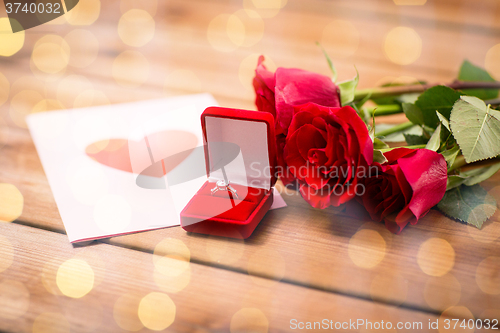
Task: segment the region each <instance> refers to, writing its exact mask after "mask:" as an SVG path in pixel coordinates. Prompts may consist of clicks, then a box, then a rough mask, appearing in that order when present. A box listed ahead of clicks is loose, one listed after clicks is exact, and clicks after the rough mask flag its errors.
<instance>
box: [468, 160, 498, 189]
mask: <svg viewBox="0 0 500 333" xmlns="http://www.w3.org/2000/svg"><path fill="white" fill-rule="evenodd" d="M498 170H500V163H496V164H493V165H490V166H486V167H482V168H477V169H473V170H470V171H466V172H462V173H460V176H462V177H467V179H466V180H465V182H464V184H465V185H467V186H472V185H476V184H479V183H481V182H483V181H485V180H486V179H488V178H490V177H491V176H493V175H494V174H495V173H497V171H498Z"/></svg>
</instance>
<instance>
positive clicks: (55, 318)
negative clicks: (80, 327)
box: [32, 312, 70, 333]
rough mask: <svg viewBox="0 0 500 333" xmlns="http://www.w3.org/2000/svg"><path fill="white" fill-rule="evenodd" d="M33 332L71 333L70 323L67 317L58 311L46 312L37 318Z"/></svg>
mask: <svg viewBox="0 0 500 333" xmlns="http://www.w3.org/2000/svg"><path fill="white" fill-rule="evenodd" d="M32 332H33V333H49V332H50V333H52V332H57V333H69V332H70V325H69V322H68V320H67V319H66V317H64V316H63V315H62V314H60V313H56V312H44V313H42V314H40V315H39V316H38V317H36V318H35V321H34V322H33V331H32Z"/></svg>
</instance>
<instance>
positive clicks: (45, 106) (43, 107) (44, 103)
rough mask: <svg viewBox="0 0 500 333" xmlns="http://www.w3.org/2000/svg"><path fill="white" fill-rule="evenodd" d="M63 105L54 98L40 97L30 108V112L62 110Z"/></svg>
mask: <svg viewBox="0 0 500 333" xmlns="http://www.w3.org/2000/svg"><path fill="white" fill-rule="evenodd" d="M63 109H64V105H62V103H61V102H59V101H58V100H56V99H42V100H41V101H40V102H38V103H36V104H35V106H34V107H33V110H31V112H32V113H37V112H45V111H52V110H63Z"/></svg>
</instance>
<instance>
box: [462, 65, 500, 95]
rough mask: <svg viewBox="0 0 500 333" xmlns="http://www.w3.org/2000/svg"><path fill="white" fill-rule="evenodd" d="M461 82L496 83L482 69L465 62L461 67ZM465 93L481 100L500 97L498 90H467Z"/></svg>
mask: <svg viewBox="0 0 500 333" xmlns="http://www.w3.org/2000/svg"><path fill="white" fill-rule="evenodd" d="M458 79H459V80H460V81H472V82H474V81H481V82H495V79H493V78H492V77H491V75H490V74H489V73H488V72H487V71H485V70H484V69H482V68H481V67H478V66H474V65H473V64H472V63H471V62H470V61H468V60H465V61H464V62H463V63H462V66H461V67H460V72H459V73H458ZM464 93H466V94H467V95H470V96H475V97H478V98H480V99H483V100H484V99H494V98H497V97H498V89H467V90H464Z"/></svg>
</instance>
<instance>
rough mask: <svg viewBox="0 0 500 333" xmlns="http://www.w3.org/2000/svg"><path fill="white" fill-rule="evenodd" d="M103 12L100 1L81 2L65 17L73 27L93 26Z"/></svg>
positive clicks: (81, 0) (88, 0)
mask: <svg viewBox="0 0 500 333" xmlns="http://www.w3.org/2000/svg"><path fill="white" fill-rule="evenodd" d="M100 12H101V1H100V0H79V2H78V4H77V5H76V6H75V7H74V8H73V9H72V10H70V11H69V12H67V13H66V14H65V15H64V17H65V18H66V20H67V21H68V23H69V24H71V25H91V24H92V23H94V22H95V21H96V20H97V18H98V17H99V14H100Z"/></svg>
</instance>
